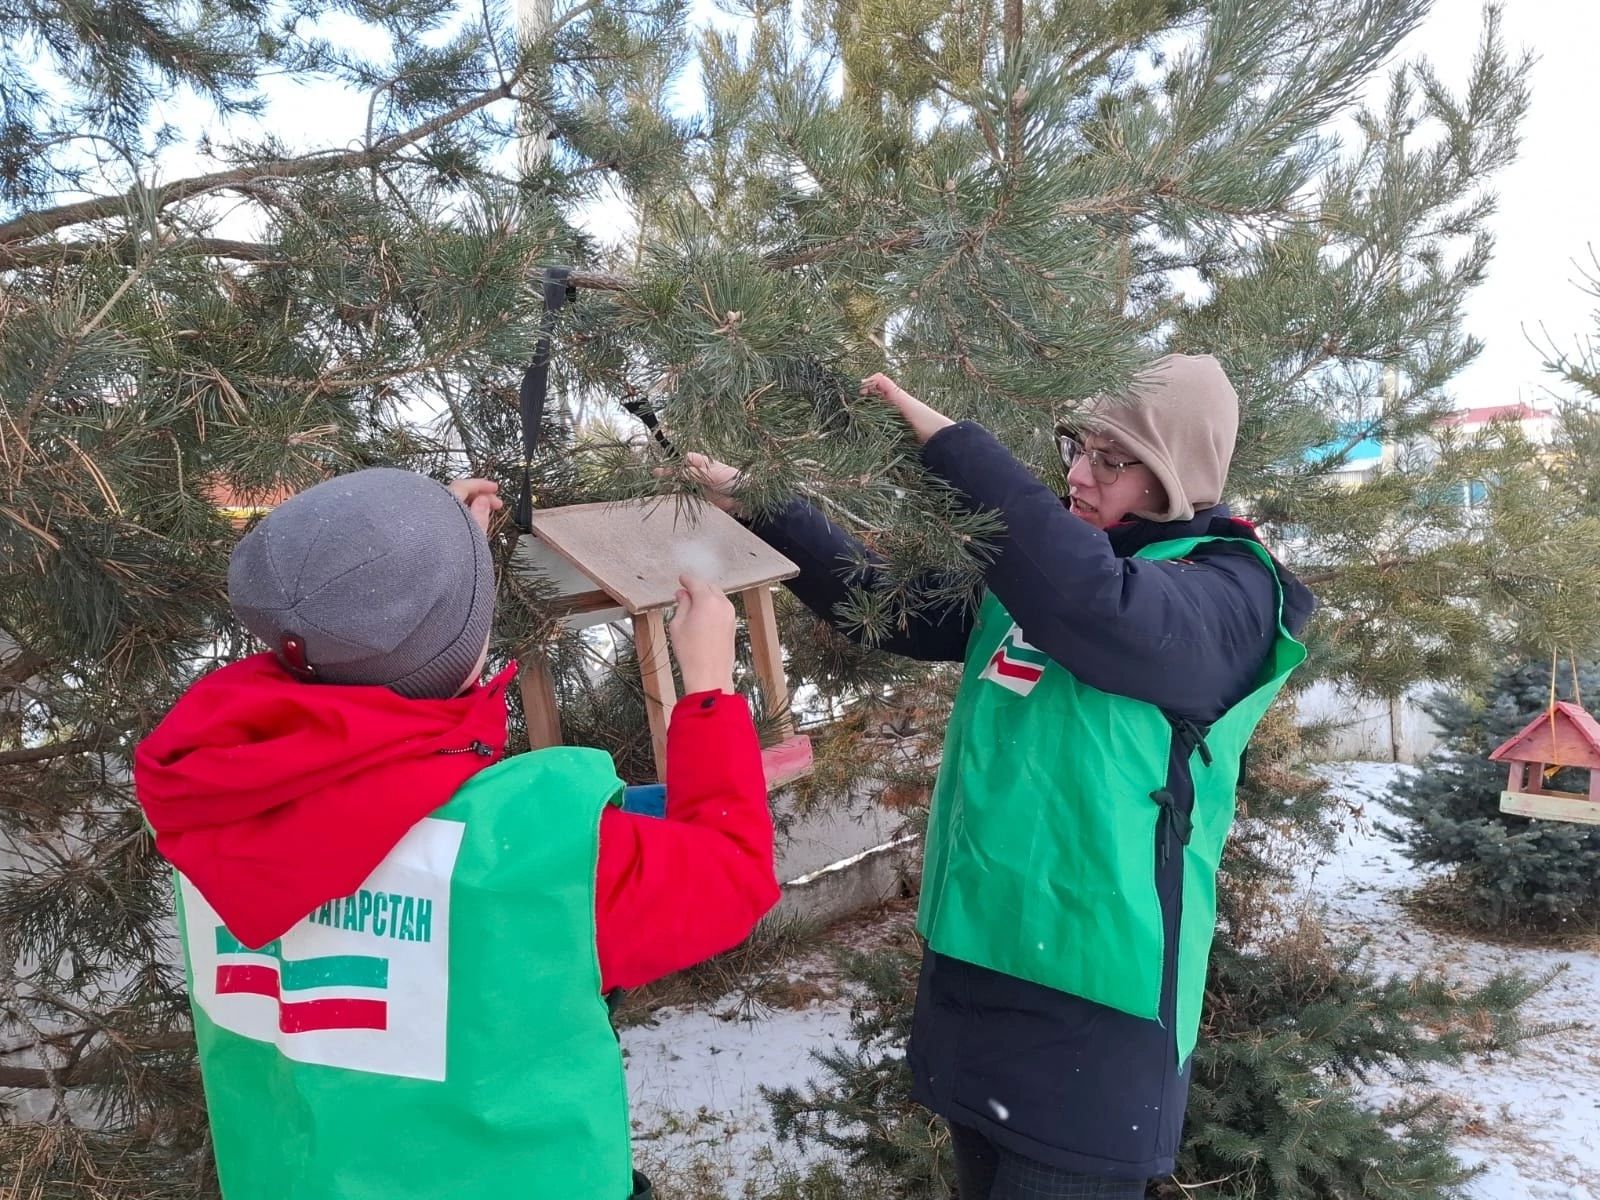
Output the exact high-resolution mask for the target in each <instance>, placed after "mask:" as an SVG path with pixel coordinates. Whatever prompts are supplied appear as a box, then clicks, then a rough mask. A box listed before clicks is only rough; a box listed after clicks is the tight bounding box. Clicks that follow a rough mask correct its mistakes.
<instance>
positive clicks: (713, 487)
mask: <svg viewBox="0 0 1600 1200" xmlns="http://www.w3.org/2000/svg"><path fill="white" fill-rule="evenodd" d="M683 473H684V475H685V477H687V478H688V479H689V480H691V481H692V482H694V483H697V484H699V485H700V487H701V488H703V489H704V490H705V494H706V499H707V500H709V501H711V503H712V504H715V505H716V506H717V507H718V508H720V509H721V510H722V511H723V512H725V513H727V514H729V515H730V516H735V517H737V516H738V515H739V514H740V512H741V511H742V510H741V509H740V507H739V502H738V501H737V500H735V499H734V496H733V493H734V492H735V490H737V488H738V487H739V480H740V479H741V478H742V476H740V474H739V472H738V471H737V470H736V469H735V468H733V467H730V466H729V465H728V464H727V463H725V462H718V461H717V460H716V459H714V458H708V457H707V456H706V455H704V454H685V455H684V456H683ZM656 474H657V475H658V476H663V475H669V474H671V472H670V471H669V470H668V469H666V468H665V467H661V468H657V470H656Z"/></svg>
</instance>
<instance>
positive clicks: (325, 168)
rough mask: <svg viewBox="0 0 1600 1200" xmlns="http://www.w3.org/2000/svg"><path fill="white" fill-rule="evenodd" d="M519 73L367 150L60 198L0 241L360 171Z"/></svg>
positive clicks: (504, 92) (509, 86)
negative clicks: (250, 188)
mask: <svg viewBox="0 0 1600 1200" xmlns="http://www.w3.org/2000/svg"><path fill="white" fill-rule="evenodd" d="M591 7H592V6H591ZM519 78H520V77H519V76H513V77H512V78H511V79H508V80H506V81H505V82H504V83H501V84H498V85H496V86H495V87H492V88H490V89H489V90H488V91H486V92H480V93H479V94H478V95H476V96H474V97H472V99H470V100H464V101H462V102H461V103H460V104H458V105H456V106H455V107H454V108H452V109H449V110H447V111H445V112H442V113H440V114H439V115H438V116H436V117H433V118H431V119H430V120H427V121H424V122H423V123H422V124H420V125H417V126H414V127H413V128H411V129H408V130H406V131H405V132H403V133H397V134H394V135H392V136H390V137H387V138H384V139H383V140H382V141H380V142H378V143H377V144H376V145H373V146H369V147H367V148H366V149H364V150H350V151H346V152H345V153H343V154H313V155H305V156H303V157H298V158H279V159H271V160H269V161H267V162H261V163H251V164H249V165H248V166H243V167H235V168H233V169H231V170H228V171H214V172H212V173H211V174H209V175H197V176H194V177H193V178H190V179H180V180H177V181H176V182H174V183H169V184H166V185H165V186H162V187H158V188H150V189H147V188H144V187H142V186H139V185H135V186H134V187H131V188H129V189H128V190H127V191H126V192H124V193H123V194H121V195H120V196H96V197H93V198H92V199H89V200H80V201H77V202H76V203H73V204H62V205H58V206H57V207H55V208H47V209H44V210H42V211H40V212H35V213H27V214H25V215H23V216H20V217H16V218H14V219H12V220H10V221H6V222H4V223H0V244H5V243H11V242H20V241H27V240H28V239H30V238H36V237H42V236H44V235H45V234H47V233H52V232H54V231H55V230H57V229H64V228H66V227H68V226H71V225H82V224H85V223H87V222H90V221H104V220H109V219H112V218H114V217H119V216H121V215H123V213H125V212H126V211H127V209H128V208H129V207H130V206H132V205H134V204H136V203H139V202H141V201H142V202H144V203H146V204H148V205H149V207H150V208H151V210H153V211H159V210H161V209H163V208H166V207H167V206H168V205H171V204H176V203H178V202H179V201H182V200H188V199H191V198H193V197H195V196H200V195H204V194H205V193H207V192H215V191H221V190H224V189H227V188H231V187H235V186H237V185H238V184H241V183H251V182H253V181H255V180H257V179H263V178H277V179H296V178H302V177H304V176H308V175H326V174H329V173H332V172H337V171H359V170H362V169H363V168H366V167H371V166H376V165H377V164H379V163H381V162H383V161H384V160H385V159H387V158H389V157H390V156H391V155H393V154H394V153H396V152H397V151H399V150H403V149H405V148H406V147H407V146H410V145H413V144H415V143H417V142H420V141H422V140H423V139H424V138H428V137H431V136H433V135H434V134H435V133H438V132H439V131H440V130H441V129H447V128H449V127H450V126H451V125H454V124H455V123H456V122H457V121H460V120H462V119H464V118H466V117H469V116H471V115H472V114H473V113H475V112H477V111H478V110H479V109H482V108H487V107H488V106H489V105H491V104H494V103H496V102H497V101H500V100H507V99H510V98H511V96H512V95H513V94H514V88H515V85H516V83H517V82H518V80H519Z"/></svg>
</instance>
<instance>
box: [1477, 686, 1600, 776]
mask: <svg viewBox="0 0 1600 1200" xmlns="http://www.w3.org/2000/svg"><path fill="white" fill-rule="evenodd" d="M1489 759H1490V761H1491V762H1527V763H1541V764H1545V765H1549V766H1554V765H1556V764H1560V765H1561V766H1564V767H1587V768H1589V769H1590V770H1597V769H1600V721H1596V720H1595V719H1594V718H1593V717H1592V716H1590V715H1589V714H1588V713H1587V712H1585V711H1584V710H1583V709H1581V708H1579V707H1578V706H1577V705H1576V704H1572V703H1569V702H1567V701H1565V700H1560V701H1557V702H1556V707H1555V712H1554V714H1553V715H1552V714H1550V713H1540V714H1539V715H1538V716H1537V717H1535V718H1534V719H1533V720H1531V721H1529V722H1528V724H1527V727H1526V728H1524V729H1523V730H1522V732H1521V733H1519V734H1517V735H1516V736H1515V737H1513V738H1509V739H1508V740H1507V741H1506V742H1504V743H1503V744H1502V745H1500V746H1499V747H1498V748H1496V749H1495V751H1494V753H1492V754H1490V755H1489Z"/></svg>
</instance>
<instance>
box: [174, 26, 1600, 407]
mask: <svg viewBox="0 0 1600 1200" xmlns="http://www.w3.org/2000/svg"><path fill="white" fill-rule="evenodd" d="M557 7H558V8H561V7H564V5H563V4H562V3H561V2H560V0H558V4H557ZM695 9H696V15H697V18H698V19H699V20H706V19H717V20H719V23H723V22H727V20H728V19H727V18H726V17H725V16H720V17H719V16H717V15H715V14H716V10H715V6H714V0H697V2H696V4H695ZM1481 26H1482V0H1435V4H1434V8H1433V11H1432V13H1431V14H1430V16H1429V17H1428V20H1427V21H1426V23H1425V24H1424V25H1423V26H1422V27H1421V28H1420V29H1418V31H1417V32H1416V33H1415V34H1414V35H1413V36H1412V38H1411V39H1410V41H1409V43H1408V44H1407V45H1406V46H1405V47H1404V48H1403V50H1402V52H1401V53H1402V55H1403V56H1404V57H1407V58H1410V57H1415V56H1416V55H1418V54H1424V55H1426V56H1428V57H1429V58H1431V59H1432V60H1433V61H1434V63H1435V64H1436V65H1437V66H1438V68H1439V69H1440V73H1441V74H1442V75H1443V77H1444V78H1445V80H1446V81H1447V82H1449V83H1451V84H1459V83H1460V82H1461V81H1462V80H1463V79H1464V78H1465V74H1466V70H1467V66H1468V64H1469V62H1470V61H1471V56H1472V53H1473V50H1474V48H1475V46H1476V44H1477V39H1478V34H1479V31H1480V29H1481ZM1505 35H1506V41H1507V44H1508V46H1509V47H1511V48H1512V49H1513V50H1516V49H1518V48H1526V49H1529V50H1531V51H1532V52H1533V53H1534V54H1535V55H1537V57H1538V61H1537V63H1536V64H1535V66H1534V69H1533V81H1532V94H1533V101H1532V109H1531V111H1530V113H1529V115H1528V118H1527V121H1526V124H1525V128H1524V132H1523V140H1522V152H1521V156H1520V158H1519V159H1518V161H1517V162H1516V163H1515V164H1513V165H1512V166H1511V167H1510V168H1509V169H1507V170H1506V171H1505V172H1503V173H1502V174H1501V175H1500V176H1499V178H1498V179H1497V180H1496V181H1495V191H1496V192H1497V193H1498V196H1499V201H1500V204H1499V211H1498V212H1497V214H1496V215H1495V217H1494V218H1493V229H1494V231H1495V234H1496V246H1495V256H1494V261H1493V264H1492V265H1491V267H1490V272H1489V278H1488V282H1487V283H1486V284H1485V285H1484V286H1483V287H1481V288H1480V289H1478V291H1477V292H1476V293H1474V294H1473V296H1472V298H1471V299H1470V301H1469V304H1468V329H1469V331H1470V332H1471V333H1473V334H1475V335H1476V336H1477V337H1478V338H1480V339H1481V340H1482V341H1483V342H1484V343H1485V349H1484V352H1483V355H1482V357H1481V358H1479V360H1478V361H1477V362H1476V363H1475V364H1474V365H1473V366H1471V367H1470V368H1468V369H1467V370H1466V371H1465V372H1464V373H1463V374H1462V375H1460V376H1459V377H1458V378H1457V379H1456V380H1455V381H1454V385H1453V388H1452V391H1453V393H1454V396H1455V399H1456V402H1457V403H1458V404H1459V405H1461V406H1462V407H1472V406H1479V405H1489V404H1507V403H1512V402H1514V401H1517V400H1519V399H1520V400H1527V401H1531V402H1535V403H1545V402H1547V395H1546V389H1547V385H1548V383H1549V377H1548V376H1547V375H1546V374H1545V372H1543V371H1542V370H1541V362H1542V360H1543V355H1542V354H1541V352H1540V349H1539V347H1538V346H1537V345H1535V344H1532V343H1530V340H1529V339H1530V337H1532V338H1533V339H1535V341H1539V342H1543V340H1544V335H1543V334H1542V332H1541V331H1548V337H1549V339H1551V340H1553V341H1554V342H1555V343H1556V344H1557V345H1559V346H1562V347H1570V346H1572V345H1574V344H1575V342H1576V341H1577V339H1578V338H1580V337H1582V336H1586V335H1588V334H1590V333H1591V332H1600V331H1596V330H1594V322H1593V317H1592V313H1593V311H1594V310H1595V309H1596V308H1597V307H1600V299H1596V298H1595V297H1593V296H1590V295H1587V294H1585V292H1584V291H1583V290H1582V275H1581V269H1582V268H1583V267H1585V266H1586V265H1587V266H1590V267H1591V269H1592V264H1591V263H1590V260H1589V254H1590V247H1591V246H1593V247H1594V248H1595V250H1596V251H1597V252H1600V201H1597V197H1596V196H1595V195H1594V194H1593V193H1594V191H1595V190H1596V188H1595V187H1594V186H1592V185H1593V184H1595V183H1600V169H1597V168H1596V167H1595V166H1593V165H1592V163H1591V159H1592V156H1593V150H1592V148H1591V147H1592V145H1593V143H1594V140H1595V139H1596V137H1597V130H1596V128H1595V126H1596V121H1597V119H1600V60H1597V58H1596V52H1597V49H1600V2H1597V0H1506V4H1505ZM685 85H686V86H685ZM693 89H694V84H693V81H692V80H685V81H683V85H681V86H680V95H684V94H686V93H690V92H692V91H693ZM268 90H269V92H271V93H272V94H273V99H274V103H273V105H272V110H271V118H270V119H271V120H272V122H273V123H274V125H275V126H276V131H277V132H278V133H279V134H280V136H283V137H285V138H286V139H287V140H289V141H291V142H299V143H301V144H304V145H308V146H309V145H312V144H316V145H321V146H325V145H329V144H335V145H337V144H356V143H357V142H358V141H359V139H360V135H361V126H362V123H363V119H364V117H365V108H366V106H365V104H364V102H362V101H359V100H356V101H352V98H351V97H350V96H349V95H347V94H345V95H341V94H340V93H339V92H338V91H337V89H334V88H332V87H329V86H327V85H317V86H313V87H310V88H306V87H303V86H291V87H286V86H284V85H283V84H277V85H275V86H269V89H268ZM164 115H166V116H167V117H169V118H170V119H173V120H175V121H176V122H177V123H178V124H180V125H183V126H185V127H187V128H189V129H193V128H194V124H195V122H196V119H197V117H198V116H199V114H198V112H197V110H196V108H195V107H194V106H192V105H191V104H180V105H177V106H174V108H173V109H171V110H168V112H167V113H166V114H164ZM233 132H238V130H237V129H235V130H234V131H233ZM223 136H226V134H224V135H223ZM163 165H164V167H165V168H166V169H165V170H164V172H163V174H164V175H165V176H166V177H167V178H173V177H176V176H179V175H181V174H183V173H185V172H186V170H188V169H194V168H195V167H200V168H201V169H206V168H207V167H209V166H210V165H211V164H209V163H207V164H202V163H201V162H200V161H198V160H196V159H194V158H193V156H192V155H190V154H187V153H184V152H183V151H182V150H178V151H176V152H175V153H173V154H172V155H171V156H170V157H169V158H168V159H167V161H166V162H165V163H164V164H163ZM617 215H618V214H614V213H613V214H606V215H605V217H604V218H603V219H602V220H601V221H599V222H598V225H599V227H600V228H607V227H609V228H610V230H611V231H613V232H614V231H615V229H616V216H617Z"/></svg>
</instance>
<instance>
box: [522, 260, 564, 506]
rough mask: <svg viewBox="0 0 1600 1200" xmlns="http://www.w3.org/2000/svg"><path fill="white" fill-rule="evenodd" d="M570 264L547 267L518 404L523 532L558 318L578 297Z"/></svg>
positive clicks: (530, 499) (541, 430) (530, 500)
mask: <svg viewBox="0 0 1600 1200" xmlns="http://www.w3.org/2000/svg"><path fill="white" fill-rule="evenodd" d="M570 274H572V269H571V268H570V267H546V268H545V269H544V316H543V318H542V319H541V320H540V323H539V341H538V344H537V345H536V346H535V347H534V351H533V361H532V362H530V363H529V364H528V365H527V368H526V369H525V370H524V371H523V372H522V387H521V388H520V389H518V393H517V406H518V408H519V409H520V410H521V414H522V490H521V492H520V493H519V494H518V496H517V511H516V514H515V515H516V522H517V528H518V529H521V530H522V531H523V532H524V533H527V532H530V531H531V530H532V527H533V456H534V455H535V454H536V453H538V450H539V435H540V434H541V433H542V432H543V430H544V402H545V397H546V395H547V394H548V392H549V388H550V345H551V342H552V341H553V340H554V338H555V333H556V318H557V317H558V316H560V314H561V309H562V306H563V305H565V304H567V303H568V302H570V301H572V300H575V299H577V296H578V289H577V287H575V286H574V285H573V284H571V283H569V282H568V280H567V277H568V276H569V275H570Z"/></svg>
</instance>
